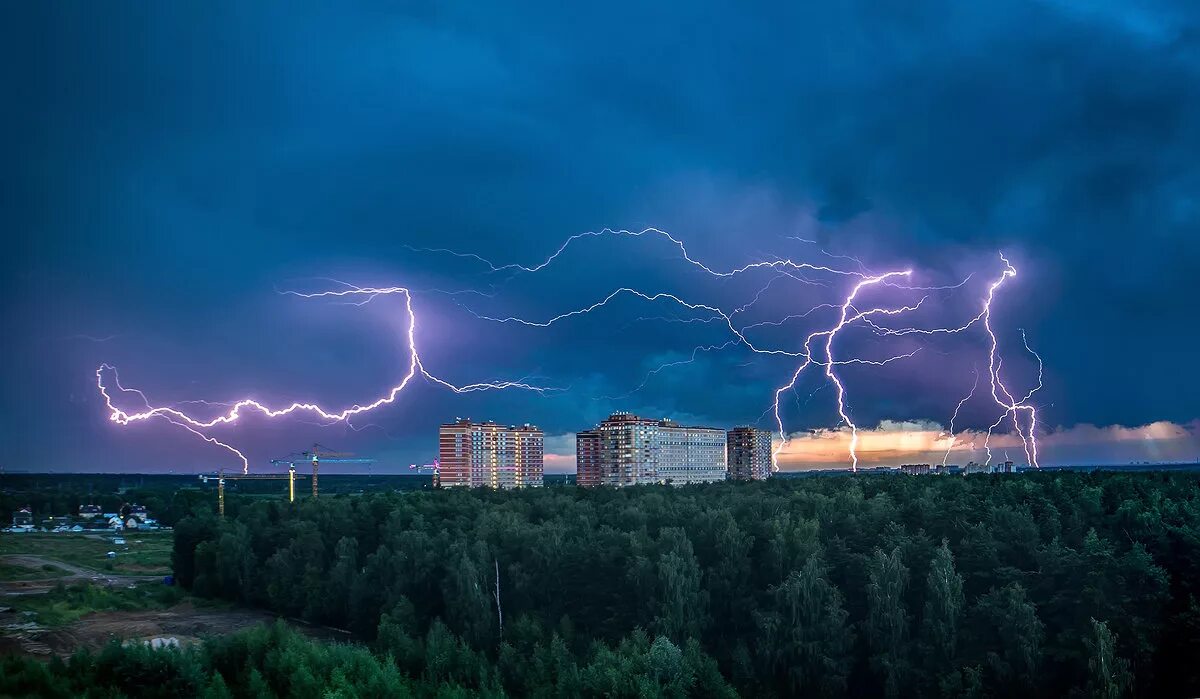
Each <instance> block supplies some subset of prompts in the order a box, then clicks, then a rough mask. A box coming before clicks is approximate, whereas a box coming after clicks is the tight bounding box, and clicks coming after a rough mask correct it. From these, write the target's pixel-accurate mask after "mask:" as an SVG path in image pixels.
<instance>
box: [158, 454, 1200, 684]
mask: <svg viewBox="0 0 1200 699" xmlns="http://www.w3.org/2000/svg"><path fill="white" fill-rule="evenodd" d="M1197 494H1198V492H1197V482H1196V479H1195V476H1193V475H1190V474H1111V473H1108V474H1106V473H1092V474H1083V473H1032V474H1021V475H1011V476H971V477H966V478H962V477H903V476H868V477H844V478H820V479H795V480H792V479H775V480H772V481H768V482H762V483H727V484H714V485H706V486H694V487H680V488H669V487H637V488H627V489H620V490H612V489H596V490H584V489H575V488H545V489H541V490H529V491H522V492H492V491H487V490H475V491H464V490H454V491H441V492H427V493H408V494H380V495H366V496H363V497H333V498H322V499H320V500H317V501H311V500H310V501H305V502H300V503H297V504H296V505H294V506H289V505H287V504H286V503H282V502H276V501H246V502H238V501H237V500H232V501H231V502H230V507H229V513H230V516H228V517H227V518H226V519H225V520H223V521H222V520H219V519H217V518H215V517H213V516H212V515H211V514H209V513H207V512H199V513H197V514H196V515H195V516H192V517H188V518H184V519H183V520H181V521H180V522H179V523H178V526H177V528H176V538H175V551H174V566H175V574H176V579H177V580H178V581H179V582H180V583H181V584H183V585H184V586H186V587H187V588H189V589H190V590H191V591H192V592H194V593H195V594H197V595H202V596H208V597H220V598H224V599H228V600H233V601H237V602H239V603H243V604H248V605H253V606H257V607H263V608H266V609H270V610H273V611H275V612H278V613H280V614H282V615H287V616H292V617H299V618H302V619H304V620H307V621H311V622H314V623H318V624H326V625H331V626H335V627H338V628H344V629H348V630H350V631H352V632H354V633H355V634H356V635H357V636H358V637H360V638H362V639H364V640H367V641H369V642H371V643H374V644H375V648H376V649H377V650H378V651H379V652H380V653H384V654H388V655H390V656H391V657H392V658H393V660H394V662H396V663H397V664H398V666H399V667H400V668H401V669H403V670H404V671H405V672H407V673H410V674H412V675H414V676H424V675H426V674H428V673H429V667H430V664H431V663H432V664H434V665H438V664H439V663H442V662H443V661H445V659H446V658H447V657H452V658H454V660H453V662H451V663H450V664H451V665H452V666H453V667H455V668H457V669H456V670H454V671H453V672H451V673H450V675H449V676H448V677H449V678H450V679H452V680H453V681H454V682H455V683H456V684H459V685H461V686H462V687H465V688H468V689H480V690H482V689H490V690H503V691H505V692H507V693H509V694H514V695H521V696H524V695H539V694H558V695H567V694H572V693H574V692H573V690H574V689H577V685H574V684H571V683H572V682H575V679H573V678H577V677H579V676H580V672H581V671H582V669H583V668H587V667H589V664H590V663H592V662H594V661H595V660H596V658H597V657H599V655H602V654H603V652H611V653H619V652H621V649H622V648H627V649H629V650H630V652H634V651H633V649H636V648H644V649H646V652H648V653H652V652H653V651H654V648H655V644H660V646H662V648H663V649H665V648H666V646H669V647H670V649H674V650H670V653H672V654H677V655H679V657H681V658H691V660H690V661H689V662H690V663H691V668H692V670H691V676H692V677H693V682H694V685H693V686H692V687H691V689H690V690H689V691H690V692H692V693H693V694H699V693H704V692H711V693H712V694H715V695H720V694H721V693H722V692H725V691H726V690H727V689H728V688H729V687H732V688H734V689H735V690H736V691H738V692H739V693H743V694H747V695H757V696H769V695H775V696H790V695H796V694H805V695H815V696H842V695H857V696H867V695H870V696H888V697H901V696H915V695H921V696H994V697H1015V696H1055V697H1058V696H1106V697H1116V696H1185V695H1190V694H1196V693H1197V692H1200V666H1198V665H1197V664H1196V663H1194V662H1189V661H1190V660H1191V659H1193V658H1196V657H1200V604H1198V603H1197V590H1196V586H1197V585H1200V577H1198V576H1197V575H1196V573H1197V572H1200V571H1198V570H1197V568H1198V566H1200V500H1198V499H1197V498H1196V496H1197ZM604 649H607V651H604ZM664 652H665V651H664ZM431 656H432V657H431ZM680 662H682V660H681V661H680ZM553 668H557V670H554V669H553ZM571 668H574V669H571ZM713 668H715V670H716V671H715V672H710V670H711V669H713ZM435 674H436V673H435ZM439 676H440V675H439ZM564 683H565V684H564ZM702 687H707V689H704V690H703V692H702V691H701V688H702Z"/></svg>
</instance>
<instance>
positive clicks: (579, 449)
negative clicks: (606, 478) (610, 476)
mask: <svg viewBox="0 0 1200 699" xmlns="http://www.w3.org/2000/svg"><path fill="white" fill-rule="evenodd" d="M600 481H601V479H600V431H599V430H585V431H583V432H576V433H575V483H576V485H580V486H583V487H585V488H590V487H593V486H597V485H600Z"/></svg>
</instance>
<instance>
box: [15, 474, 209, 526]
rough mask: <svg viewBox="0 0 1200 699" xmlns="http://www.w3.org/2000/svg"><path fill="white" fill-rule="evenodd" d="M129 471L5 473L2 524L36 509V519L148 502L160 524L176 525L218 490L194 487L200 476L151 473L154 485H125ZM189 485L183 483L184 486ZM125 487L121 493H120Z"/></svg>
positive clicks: (207, 501) (153, 515)
mask: <svg viewBox="0 0 1200 699" xmlns="http://www.w3.org/2000/svg"><path fill="white" fill-rule="evenodd" d="M130 478H131V477H129V476H115V475H95V476H92V475H88V476H82V475H78V474H74V475H72V474H64V475H50V474H37V475H32V474H18V475H5V476H4V477H3V478H0V526H8V522H9V521H10V520H11V518H12V514H13V512H15V511H17V510H18V509H20V508H22V507H30V508H32V509H33V514H34V519H35V521H37V522H40V521H42V520H43V519H44V518H46V517H49V516H55V517H59V516H63V515H76V514H78V513H79V506H80V505H99V506H100V508H101V510H103V511H104V512H112V513H120V512H121V508H122V506H124V505H128V504H135V503H136V504H140V505H145V506H146V510H147V511H148V512H149V513H150V515H151V516H152V517H154V518H155V519H156V520H157V521H158V523H159V524H161V525H163V526H166V527H171V526H174V525H175V523H176V522H177V521H179V520H180V519H181V518H183V517H186V516H187V515H188V514H190V513H191V512H192V511H193V510H196V509H197V508H198V507H201V508H204V509H209V508H208V507H205V506H209V505H210V503H212V502H215V500H216V495H215V494H213V493H212V492H211V491H212V488H205V489H201V488H198V487H195V484H196V479H195V478H194V477H193V478H187V479H183V478H178V477H163V476H159V477H157V478H156V477H148V478H144V479H142V480H148V481H149V484H147V485H142V486H134V487H122V486H123V484H124V482H125V481H126V480H129V479H130ZM181 486H184V487H181ZM118 491H120V492H118Z"/></svg>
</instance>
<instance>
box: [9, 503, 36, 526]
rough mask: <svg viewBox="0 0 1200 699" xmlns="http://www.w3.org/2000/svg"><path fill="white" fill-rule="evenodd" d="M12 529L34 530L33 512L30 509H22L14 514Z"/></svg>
mask: <svg viewBox="0 0 1200 699" xmlns="http://www.w3.org/2000/svg"><path fill="white" fill-rule="evenodd" d="M12 528H13V530H14V531H15V530H17V529H33V510H31V509H29V508H28V507H22V508H21V509H19V510H17V511H16V512H14V513H13V516H12Z"/></svg>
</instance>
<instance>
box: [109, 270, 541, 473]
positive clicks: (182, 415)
mask: <svg viewBox="0 0 1200 699" xmlns="http://www.w3.org/2000/svg"><path fill="white" fill-rule="evenodd" d="M284 293H287V294H291V295H295V296H300V297H303V298H309V299H311V298H323V297H335V298H340V297H354V296H365V297H366V298H367V299H368V300H370V299H372V298H375V297H376V296H379V295H381V294H400V295H402V296H403V298H404V308H405V312H406V314H407V317H408V323H407V326H408V327H407V331H406V334H405V336H406V340H407V346H408V351H409V361H408V368H407V371H406V373H405V374H404V376H403V377H402V378H401V379H400V381H399V382H398V383H396V384H395V385H393V386H392V387H391V388H390V389H388V390H387V391H386V392H384V394H383V395H381V396H379V397H377V398H376V399H375V400H373V401H371V402H369V403H362V404H359V403H356V404H354V405H352V406H350V407H348V408H342V409H340V410H338V409H327V408H324V407H321V406H320V405H318V404H316V403H301V402H295V403H291V404H290V405H287V406H284V407H274V408H273V407H270V406H268V405H266V404H265V403H262V402H259V401H258V400H255V399H253V398H243V399H241V400H238V401H236V402H233V403H232V404H227V405H229V409H228V410H227V411H225V412H223V413H221V414H219V415H217V416H216V417H212V418H208V419H203V418H197V417H193V416H192V415H190V414H188V413H186V412H184V411H183V410H180V409H179V408H178V407H176V406H170V405H168V406H154V405H152V404H151V403H150V401H149V400H147V399H146V396H145V394H144V393H142V392H141V391H139V390H137V389H127V388H124V387H123V386H121V385H120V379H119V378H118V376H117V373H116V371H117V370H116V368H115V367H113V366H111V365H109V364H101V365H100V367H99V368H98V369H96V385H97V387H98V388H99V390H100V395H101V396H102V397H103V398H104V403H105V406H106V407H107V409H108V412H109V415H108V419H109V420H110V421H112V422H115V423H117V424H119V425H129V424H132V423H136V422H143V421H146V420H150V419H153V418H159V419H164V420H167V421H168V422H170V423H172V424H175V425H177V426H179V427H182V428H184V429H186V430H187V431H189V432H191V433H192V434H195V435H197V436H199V437H201V438H202V439H204V440H205V441H207V442H209V443H210V444H214V445H217V446H220V447H223V448H224V449H226V450H228V451H230V452H231V453H233V454H235V455H236V456H237V457H238V458H239V459H240V460H241V462H242V472H243V473H248V472H249V462H248V460H247V459H246V456H245V454H243V453H242V452H241V451H239V450H237V449H236V448H234V447H232V446H230V445H229V444H226V443H224V442H221V441H219V440H217V439H215V438H213V437H210V436H208V435H206V434H204V433H203V432H201V430H206V429H210V428H214V427H218V426H224V425H231V424H234V423H236V422H237V421H238V420H240V419H241V417H242V415H243V414H245V412H257V413H260V414H262V415H263V416H265V417H267V418H281V417H284V416H287V415H291V414H293V413H307V414H313V415H317V416H318V417H320V418H322V419H324V420H326V421H327V422H328V423H336V422H347V421H348V420H349V419H350V418H351V417H354V416H355V415H361V414H363V413H368V412H371V411H372V410H375V409H376V408H379V407H382V406H385V405H389V404H391V403H393V402H395V400H396V398H397V397H398V396H399V395H400V393H401V392H403V391H404V389H405V388H406V387H407V386H408V384H409V383H410V382H411V381H412V380H413V378H415V377H416V376H417V375H420V376H422V377H423V378H424V379H426V380H427V381H429V382H431V383H435V384H437V385H440V386H443V387H445V388H448V389H450V390H451V391H454V392H455V393H471V392H474V391H484V390H500V389H507V388H514V389H524V390H530V391H537V392H545V391H550V390H560V389H554V388H546V387H542V386H535V385H532V384H528V383H525V382H521V381H499V382H478V383H470V384H464V385H461V386H460V385H456V384H453V383H450V382H449V381H446V380H445V379H442V378H440V377H438V376H436V375H434V374H432V373H431V372H429V371H428V370H427V369H426V368H425V365H424V363H423V361H422V360H421V355H420V353H419V352H418V351H417V342H416V330H417V315H416V313H415V312H414V311H413V305H412V296H413V295H412V293H411V292H410V291H409V290H408V289H407V288H404V287H398V286H397V287H388V288H373V287H351V288H347V289H338V290H333V291H321V292H316V293H310V294H306V293H301V292H294V291H292V292H284ZM106 374H112V377H113V382H114V385H115V386H117V388H118V390H121V391H123V392H133V393H137V394H138V395H139V396H141V397H142V399H143V401H144V402H145V403H146V409H145V410H142V411H134V412H127V411H125V410H123V409H121V408H118V407H117V406H116V405H115V404H114V403H113V400H112V397H111V395H110V394H109V392H108V390H107V387H106V385H105V382H104V379H105V375H106Z"/></svg>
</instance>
